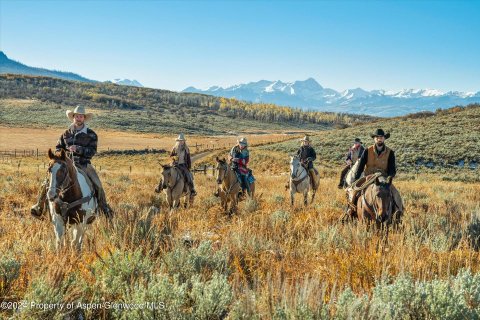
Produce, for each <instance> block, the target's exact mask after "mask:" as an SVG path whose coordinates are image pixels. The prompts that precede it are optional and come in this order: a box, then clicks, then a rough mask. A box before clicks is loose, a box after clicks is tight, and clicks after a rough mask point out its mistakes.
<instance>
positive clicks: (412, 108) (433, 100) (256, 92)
mask: <svg viewBox="0 0 480 320" xmlns="http://www.w3.org/2000/svg"><path fill="white" fill-rule="evenodd" d="M183 92H196V93H205V94H211V95H214V96H217V97H226V98H233V97H234V98H236V99H240V100H246V101H252V102H262V103H274V104H279V105H288V106H293V107H299V108H303V109H311V110H317V111H330V112H345V113H355V114H368V115H374V116H379V117H392V116H400V115H405V114H409V113H416V112H420V111H435V110H436V109H439V108H450V107H452V106H455V105H467V104H470V103H475V102H477V103H478V102H480V91H478V92H458V91H449V92H440V91H438V90H434V89H406V90H400V91H385V90H372V91H367V90H363V89H361V88H356V89H348V90H345V91H343V92H338V91H335V90H333V89H329V88H324V87H322V86H321V85H320V84H319V83H318V82H317V81H316V80H315V79H313V78H309V79H307V80H304V81H295V82H282V81H267V80H260V81H257V82H250V83H246V84H238V85H234V86H231V87H227V88H222V87H219V86H213V87H210V88H208V89H206V90H200V89H197V88H194V87H188V88H186V89H185V90H183Z"/></svg>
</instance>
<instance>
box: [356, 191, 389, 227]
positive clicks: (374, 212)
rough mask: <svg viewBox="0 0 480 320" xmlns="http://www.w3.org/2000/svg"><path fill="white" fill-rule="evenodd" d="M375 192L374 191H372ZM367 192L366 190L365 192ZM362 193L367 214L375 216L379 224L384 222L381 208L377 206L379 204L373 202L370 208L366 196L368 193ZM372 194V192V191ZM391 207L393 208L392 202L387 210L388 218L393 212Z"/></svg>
mask: <svg viewBox="0 0 480 320" xmlns="http://www.w3.org/2000/svg"><path fill="white" fill-rule="evenodd" d="M372 190H373V189H372ZM365 191H366V190H365ZM365 191H364V192H362V205H363V206H364V207H365V209H367V212H368V213H369V214H370V215H372V216H374V217H375V220H377V221H378V222H382V217H381V215H380V214H379V208H378V206H377V202H376V201H373V204H372V205H371V206H370V205H368V203H367V199H366V198H365V194H366V192H365ZM371 192H372V191H371ZM391 206H392V202H391V201H390V203H389V208H388V209H387V217H388V216H389V215H390V214H389V213H390V212H391Z"/></svg>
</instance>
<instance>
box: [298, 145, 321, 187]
mask: <svg viewBox="0 0 480 320" xmlns="http://www.w3.org/2000/svg"><path fill="white" fill-rule="evenodd" d="M300 141H301V142H302V145H301V146H300V148H299V149H298V151H297V157H299V159H300V162H301V163H302V165H303V166H304V167H305V169H307V170H308V174H309V175H310V183H311V184H312V188H313V189H316V188H315V176H316V174H315V169H314V168H313V161H315V159H316V158H317V154H316V153H315V149H313V147H312V146H311V145H310V143H311V141H310V137H309V136H305V137H304V138H303V139H302V140H300Z"/></svg>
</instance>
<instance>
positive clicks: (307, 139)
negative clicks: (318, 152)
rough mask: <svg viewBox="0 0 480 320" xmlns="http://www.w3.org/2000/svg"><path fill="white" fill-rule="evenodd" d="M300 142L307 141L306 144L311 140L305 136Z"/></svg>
mask: <svg viewBox="0 0 480 320" xmlns="http://www.w3.org/2000/svg"><path fill="white" fill-rule="evenodd" d="M300 141H308V142H311V140H310V137H309V136H305V137H303V139H301V140H300Z"/></svg>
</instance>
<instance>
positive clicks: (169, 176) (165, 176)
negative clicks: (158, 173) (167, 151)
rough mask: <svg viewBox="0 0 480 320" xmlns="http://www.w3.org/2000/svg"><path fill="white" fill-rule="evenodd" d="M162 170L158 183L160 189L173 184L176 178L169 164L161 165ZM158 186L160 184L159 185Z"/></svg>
mask: <svg viewBox="0 0 480 320" xmlns="http://www.w3.org/2000/svg"><path fill="white" fill-rule="evenodd" d="M162 168H163V170H162V178H161V181H160V184H161V190H163V189H167V187H168V186H169V185H170V186H172V185H174V184H175V179H176V175H175V174H174V171H175V170H173V167H172V166H170V165H163V166H162ZM159 186H160V185H159Z"/></svg>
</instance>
